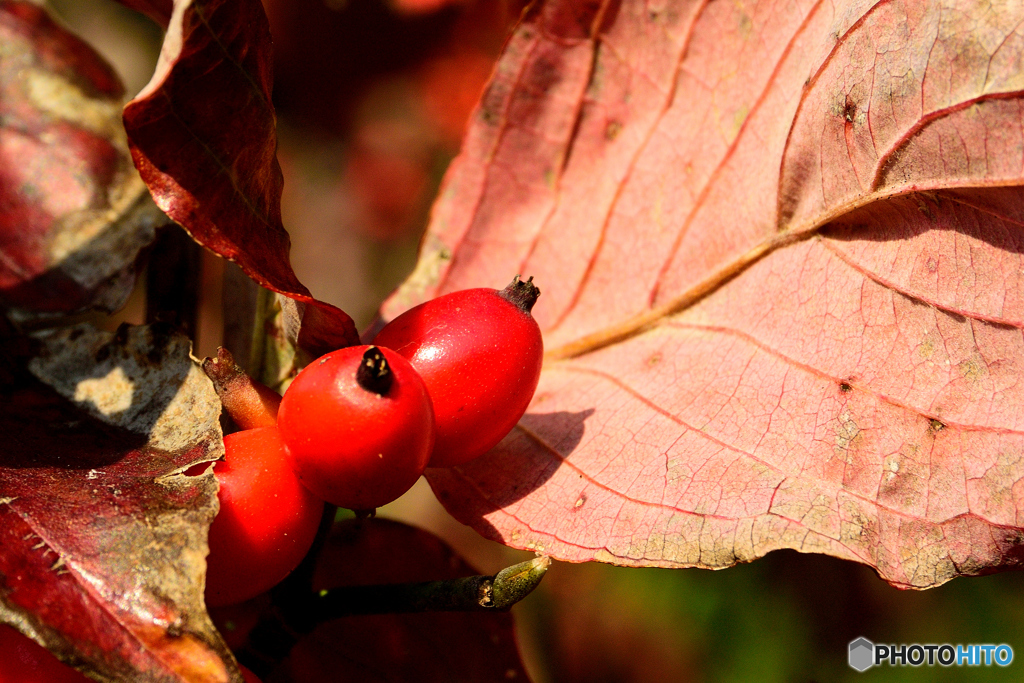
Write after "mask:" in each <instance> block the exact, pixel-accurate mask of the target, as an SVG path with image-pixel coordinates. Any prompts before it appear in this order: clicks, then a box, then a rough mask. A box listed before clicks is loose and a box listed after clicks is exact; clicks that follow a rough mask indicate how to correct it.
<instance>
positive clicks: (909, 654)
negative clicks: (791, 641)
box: [849, 638, 1013, 671]
mask: <svg viewBox="0 0 1024 683" xmlns="http://www.w3.org/2000/svg"><path fill="white" fill-rule="evenodd" d="M1012 661H1013V648H1012V647H1010V646H1009V645H1006V644H1005V643H1003V644H1000V645H988V644H986V645H955V646H954V645H950V644H948V643H944V644H942V645H933V644H929V645H920V644H918V643H913V644H911V645H875V644H874V643H872V642H871V641H870V640H868V639H867V638H858V639H857V640H855V641H853V642H851V643H850V654H849V662H850V666H851V667H852V668H854V669H856V670H857V671H867V670H868V669H870V668H871V667H873V666H881V665H882V664H883V663H887V664H888V665H889V666H921V665H922V664H926V665H928V666H934V665H936V664H939V665H940V666H992V665H993V664H996V665H998V666H1009V665H1010V663H1011V662H1012Z"/></svg>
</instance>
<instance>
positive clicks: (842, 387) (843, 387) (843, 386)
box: [839, 382, 853, 394]
mask: <svg viewBox="0 0 1024 683" xmlns="http://www.w3.org/2000/svg"><path fill="white" fill-rule="evenodd" d="M839 391H841V392H843V393H844V394H848V393H850V392H851V391H853V387H852V386H850V383H849V382H840V383H839Z"/></svg>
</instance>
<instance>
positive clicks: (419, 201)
mask: <svg viewBox="0 0 1024 683" xmlns="http://www.w3.org/2000/svg"><path fill="white" fill-rule="evenodd" d="M49 4H50V6H51V7H52V8H53V9H54V10H55V11H56V12H57V13H58V15H59V16H61V17H62V18H63V19H64V20H65V21H66V22H68V24H69V25H70V26H71V27H72V28H73V30H75V31H77V32H78V33H80V34H81V35H82V36H83V37H85V38H86V39H87V40H89V41H90V42H91V43H93V44H94V45H95V46H96V47H97V48H98V49H99V50H100V52H102V53H103V54H104V55H105V56H106V57H107V58H108V59H109V60H110V61H111V62H112V63H113V64H114V66H115V67H116V68H117V69H118V70H119V72H120V73H121V74H122V77H123V79H124V80H125V83H126V85H127V88H128V91H129V93H134V92H137V91H138V90H140V89H141V88H142V86H143V85H145V83H146V81H147V80H148V79H149V76H150V74H151V73H152V69H153V65H154V64H155V60H156V56H157V54H158V52H159V45H160V40H161V35H160V31H159V29H157V28H156V26H154V25H153V24H152V23H150V22H149V21H148V20H146V19H143V18H141V17H140V16H138V15H135V14H133V13H132V12H130V11H128V10H125V9H123V8H122V7H120V6H119V5H117V4H115V3H114V2H112V0H51V2H50V3H49ZM264 5H265V6H266V8H267V11H268V15H269V17H270V19H271V26H272V30H273V32H274V38H275V60H276V62H275V66H276V70H275V74H276V78H275V103H276V105H277V108H278V115H279V124H280V148H279V156H280V159H281V164H282V167H283V170H284V173H285V196H284V199H283V202H284V204H283V213H284V220H285V226H286V227H287V228H288V230H289V232H290V233H291V235H292V238H293V251H292V257H293V262H294V266H295V269H296V271H297V273H298V274H299V277H300V278H301V279H302V280H303V282H304V283H305V284H306V285H307V286H309V287H310V289H311V290H312V292H313V293H314V295H316V296H317V297H319V298H321V299H324V300H326V301H330V302H331V303H334V304H336V305H339V306H341V307H342V308H344V309H345V310H346V311H348V312H349V313H350V314H351V315H352V316H353V317H354V318H355V319H356V322H357V324H358V325H360V326H364V325H366V324H367V323H368V322H369V321H370V320H371V319H372V317H373V315H374V312H375V311H376V308H377V306H378V305H379V303H380V301H381V300H382V299H383V297H384V296H386V295H387V294H388V292H390V291H391V290H392V289H393V288H394V287H395V286H396V285H397V284H398V282H400V281H401V280H402V278H403V277H404V276H405V275H406V274H407V273H408V272H409V271H410V270H411V268H412V265H413V263H414V261H415V253H416V246H417V244H418V240H419V236H420V234H421V232H422V230H423V228H424V226H425V224H426V220H427V216H428V212H429V207H430V203H431V200H432V198H433V196H434V194H435V193H436V191H437V187H438V184H439V183H440V180H441V177H442V174H443V172H444V169H445V167H446V166H447V164H448V162H449V161H450V160H451V159H452V158H453V157H454V155H455V154H456V153H457V152H458V146H459V141H460V139H461V134H462V129H463V126H464V124H465V121H466V119H467V117H468V115H469V113H470V110H471V108H472V106H473V104H474V103H475V101H476V99H477V97H478V96H479V93H480V91H481V89H482V87H483V85H484V83H485V81H486V78H487V76H488V75H489V72H490V69H491V66H492V64H493V61H494V59H495V58H496V56H497V54H498V52H499V51H500V48H501V45H502V42H503V40H504V37H505V35H506V34H507V31H508V30H509V29H510V27H511V26H512V25H513V24H514V22H515V19H516V17H517V16H518V14H519V12H520V11H521V9H522V5H523V2H522V1H521V0H391V1H390V2H386V1H385V0H264ZM223 271H224V264H223V263H222V262H221V261H220V259H218V258H216V257H213V256H210V255H206V256H204V262H203V278H204V298H203V304H202V314H201V317H200V321H199V329H198V339H197V351H196V355H197V356H200V357H202V356H204V355H210V354H211V353H212V352H213V351H214V350H215V349H216V347H217V345H218V344H219V342H220V340H221V327H222V319H221V317H220V311H219V306H220V301H221V299H220V293H219V287H220V279H221V278H222V276H223ZM143 302H144V299H143V296H142V295H141V294H137V295H136V296H133V299H132V300H131V302H130V303H129V305H128V307H127V308H126V309H125V311H123V312H122V314H121V315H120V316H118V320H129V321H131V322H142V316H143ZM380 514H381V515H382V516H385V517H391V518H395V519H399V520H402V521H405V522H407V523H410V524H414V525H416V526H419V527H422V528H425V529H428V530H430V531H433V532H434V533H436V534H437V535H439V536H441V537H442V538H444V539H445V540H447V541H448V542H449V543H450V544H451V545H453V546H454V547H455V548H456V549H457V550H458V551H459V552H460V553H461V554H463V555H464V556H465V557H466V559H468V560H469V561H470V562H472V563H473V564H475V565H476V566H477V567H478V568H479V569H480V570H481V571H483V572H487V573H494V572H496V571H497V570H499V569H501V568H502V567H504V566H507V565H508V564H511V563H513V562H517V561H520V560H522V559H525V558H528V557H530V555H529V554H527V553H524V552H520V551H514V550H511V549H508V548H505V547H504V546H501V545H499V544H496V543H492V542H489V541H485V540H483V539H482V538H480V537H479V536H477V535H476V534H475V533H474V532H472V531H471V530H469V529H467V528H465V527H463V526H461V525H460V524H458V523H457V522H455V521H454V520H453V519H452V518H451V517H450V516H448V515H447V513H446V512H445V511H444V510H443V508H441V506H440V505H439V504H438V503H437V501H436V500H435V499H434V497H433V495H432V493H431V492H430V489H429V487H428V486H427V485H426V484H425V482H423V481H422V480H421V481H420V483H419V484H417V485H416V487H415V488H414V489H413V490H412V491H410V492H409V493H408V494H406V495H405V496H404V497H403V498H401V499H399V500H398V501H396V502H395V503H393V504H392V505H389V506H388V507H386V508H384V509H383V510H382V511H381V513H380ZM514 612H515V614H516V617H517V624H518V629H519V633H520V644H521V647H522V650H523V653H524V658H525V660H526V665H527V668H528V670H529V671H530V672H531V675H532V676H533V678H534V680H535V681H536V682H537V683H556V682H562V681H565V682H576V681H579V682H580V683H583V682H586V683H612V682H638V683H639V682H641V681H642V682H649V681H723V682H724V681H822V682H824V681H843V680H851V681H852V680H863V681H869V680H900V681H902V680H906V681H925V680H942V681H975V680H978V681H982V680H1004V681H1005V680H1024V674H1022V673H1021V671H1022V670H1024V662H1020V661H1014V662H1013V664H1012V665H1010V666H1009V667H1006V668H1002V667H998V666H991V667H949V668H944V667H940V666H934V667H928V666H920V667H909V666H908V667H887V666H883V667H881V668H876V669H870V670H868V671H867V672H865V673H862V674H861V673H857V672H855V671H854V670H852V669H850V668H849V667H848V666H847V664H846V656H847V645H848V643H849V642H850V641H851V640H853V639H855V638H857V637H859V636H864V637H866V638H868V639H869V640H871V641H873V642H876V643H940V644H941V643H951V644H954V645H955V644H958V643H959V644H968V643H996V644H998V643H1007V644H1009V645H1011V646H1012V647H1013V648H1014V651H1015V652H1016V653H1017V654H1018V656H1021V657H1024V649H1022V648H1024V639H1022V638H1021V624H1022V623H1024V575H1022V574H1020V573H1005V574H1000V575H993V576H987V577H980V578H973V579H957V580H955V581H952V582H950V583H948V584H946V585H945V586H942V587H939V588H936V589H933V590H930V591H925V592H910V591H898V590H896V589H894V588H891V587H890V586H888V585H887V584H885V583H884V582H882V581H881V580H880V579H879V578H878V577H877V575H876V574H875V573H874V572H873V571H872V570H870V569H867V568H865V567H862V566H860V565H855V564H852V563H849V562H842V561H839V560H835V559H832V558H828V557H822V556H808V555H800V554H798V553H795V552H790V551H783V552H776V553H772V554H771V555H769V556H768V557H766V558H763V559H761V560H758V561H757V562H754V563H752V564H749V565H743V566H738V567H734V568H731V569H728V570H724V571H719V572H709V571H703V570H663V569H626V568H619V567H611V566H606V565H599V564H586V565H570V564H565V563H556V564H555V565H554V566H553V568H552V569H551V570H550V571H549V572H548V575H547V577H546V578H545V579H544V582H543V583H542V585H541V588H540V589H538V591H537V592H536V593H535V594H533V595H532V596H531V597H530V598H528V599H527V600H526V601H524V602H523V603H521V604H520V605H518V606H517V607H516V608H515V610H514Z"/></svg>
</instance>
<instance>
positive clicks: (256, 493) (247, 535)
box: [206, 427, 324, 605]
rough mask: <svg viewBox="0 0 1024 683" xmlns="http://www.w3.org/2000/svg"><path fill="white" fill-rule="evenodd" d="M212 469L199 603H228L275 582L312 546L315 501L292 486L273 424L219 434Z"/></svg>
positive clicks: (318, 505)
mask: <svg viewBox="0 0 1024 683" xmlns="http://www.w3.org/2000/svg"><path fill="white" fill-rule="evenodd" d="M224 451H225V455H224V460H223V461H222V462H218V463H216V464H215V465H214V468H213V472H214V474H215V475H216V477H217V482H218V483H219V484H220V493H219V494H218V497H219V499H220V512H219V513H218V514H217V517H216V518H215V519H214V520H213V524H212V525H211V527H210V555H209V557H207V558H206V602H207V604H209V605H230V604H234V603H237V602H241V601H243V600H248V599H249V598H251V597H254V596H256V595H259V594H260V593H262V592H264V591H266V590H268V589H270V588H272V587H274V586H275V585H277V584H278V583H279V582H280V581H281V580H282V579H283V578H284V577H286V576H287V575H288V574H289V573H290V572H291V571H292V570H293V569H295V567H296V566H298V564H299V562H301V561H302V558H303V557H305V555H306V552H307V551H308V550H309V547H310V546H311V545H312V544H313V539H314V537H315V536H316V531H317V528H318V527H319V526H320V517H321V516H322V514H323V508H324V504H323V501H322V500H320V499H318V498H317V497H316V496H315V495H313V494H312V493H310V492H309V491H308V490H307V489H306V488H305V487H304V486H302V484H300V483H299V481H298V479H297V478H296V477H295V474H294V473H293V472H292V469H291V465H290V463H289V462H288V459H287V457H286V455H285V452H284V444H283V443H282V442H281V435H280V433H279V432H278V430H277V428H276V427H261V428H259V429H249V430H246V431H243V432H236V433H235V434H228V435H227V436H225V437H224Z"/></svg>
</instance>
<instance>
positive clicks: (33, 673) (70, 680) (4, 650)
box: [0, 624, 92, 683]
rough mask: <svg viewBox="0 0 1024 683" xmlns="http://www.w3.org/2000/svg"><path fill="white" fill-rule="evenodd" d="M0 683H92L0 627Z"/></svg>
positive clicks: (11, 630) (14, 632)
mask: <svg viewBox="0 0 1024 683" xmlns="http://www.w3.org/2000/svg"><path fill="white" fill-rule="evenodd" d="M0 683H92V681H91V680H90V679H88V678H86V677H85V675H84V674H82V673H80V672H79V671H77V670H76V669H72V668H71V667H70V666H68V665H67V664H64V663H63V662H61V661H60V660H59V659H57V658H56V657H54V656H53V655H52V654H50V652H49V650H47V649H46V648H45V647H43V646H42V645H39V644H38V643H36V641H34V640H32V639H31V638H29V637H28V636H24V635H22V634H21V633H20V632H18V631H17V630H15V629H14V628H13V627H11V626H7V625H6V624H0Z"/></svg>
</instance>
